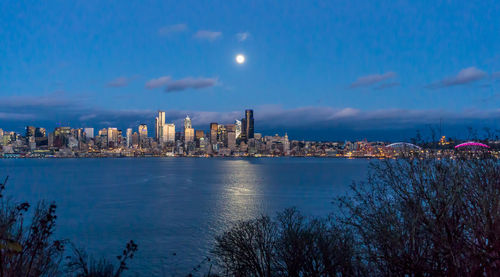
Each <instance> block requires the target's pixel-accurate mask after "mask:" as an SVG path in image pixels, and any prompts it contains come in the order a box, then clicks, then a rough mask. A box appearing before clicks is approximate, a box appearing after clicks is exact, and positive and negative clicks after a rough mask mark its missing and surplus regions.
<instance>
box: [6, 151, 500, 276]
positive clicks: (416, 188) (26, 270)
mask: <svg viewBox="0 0 500 277" xmlns="http://www.w3.org/2000/svg"><path fill="white" fill-rule="evenodd" d="M6 183H7V180H5V182H3V183H1V184H0V235H1V237H0V277H2V276H61V275H64V276H121V275H122V274H123V273H124V272H125V271H126V270H127V262H128V261H129V260H130V259H132V258H133V257H134V254H135V252H136V251H137V249H138V248H137V244H135V243H134V242H133V241H130V242H129V243H128V244H127V245H126V248H125V250H124V251H123V253H122V254H121V255H119V256H118V257H117V259H118V260H117V265H114V264H113V263H111V262H109V261H106V260H104V259H95V258H93V257H91V256H89V255H87V254H86V253H85V251H83V250H82V249H79V248H78V247H75V246H73V244H71V243H70V242H69V241H66V240H55V239H53V233H54V228H55V221H56V218H57V217H56V215H55V211H56V206H55V204H53V203H50V204H47V203H44V202H41V203H40V204H38V205H37V206H36V207H35V209H34V211H33V212H31V213H30V214H31V218H29V220H27V219H26V217H27V214H28V210H29V209H30V205H29V204H28V203H14V202H12V201H10V200H8V199H7V198H6V197H5V196H4V195H3V194H4V189H5V184H6ZM333 202H334V205H335V206H334V207H333V208H332V210H334V211H336V212H335V213H333V214H332V215H330V216H328V217H324V218H310V217H306V216H303V215H302V214H301V213H300V212H299V211H298V210H297V209H294V208H290V209H286V210H284V211H283V212H280V213H278V214H277V215H276V216H275V217H269V216H266V215H262V216H260V217H258V218H255V219H252V220H247V221H240V222H238V223H236V224H235V225H234V226H233V227H232V228H230V229H229V230H226V231H225V232H224V233H222V234H221V235H220V236H218V237H216V243H215V245H214V248H213V250H212V252H211V257H210V258H207V259H205V260H204V262H206V263H209V264H210V263H213V264H211V265H210V267H209V269H208V272H207V273H205V274H204V275H206V276H258V277H269V276H496V275H498V272H500V162H499V160H498V159H497V158H494V157H492V156H490V155H489V154H488V153H480V152H474V153H472V154H471V153H465V154H463V155H461V156H460V157H459V158H457V159H441V160H438V159H424V158H420V157H418V156H407V157H406V158H403V159H398V160H384V161H380V162H378V163H375V164H372V168H371V170H370V174H369V177H368V179H367V180H366V181H365V182H362V183H358V184H353V185H352V190H351V191H350V193H349V194H348V195H347V196H344V197H340V198H338V199H335V200H334V201H333ZM200 270H201V269H200V267H199V266H198V267H197V270H196V271H195V272H193V273H192V274H194V273H198V272H199V271H200ZM190 275H191V274H190Z"/></svg>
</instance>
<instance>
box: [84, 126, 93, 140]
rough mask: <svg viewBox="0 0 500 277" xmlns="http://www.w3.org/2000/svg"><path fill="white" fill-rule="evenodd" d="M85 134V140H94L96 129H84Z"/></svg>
mask: <svg viewBox="0 0 500 277" xmlns="http://www.w3.org/2000/svg"><path fill="white" fill-rule="evenodd" d="M83 132H84V133H85V138H87V139H93V138H94V128H83Z"/></svg>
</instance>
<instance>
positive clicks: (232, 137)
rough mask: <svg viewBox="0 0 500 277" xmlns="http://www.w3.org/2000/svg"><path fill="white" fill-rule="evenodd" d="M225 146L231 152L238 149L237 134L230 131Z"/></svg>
mask: <svg viewBox="0 0 500 277" xmlns="http://www.w3.org/2000/svg"><path fill="white" fill-rule="evenodd" d="M224 144H225V145H226V147H227V148H229V149H231V150H234V149H236V132H234V131H228V132H227V136H226V141H225V142H224Z"/></svg>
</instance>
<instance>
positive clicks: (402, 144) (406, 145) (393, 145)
mask: <svg viewBox="0 0 500 277" xmlns="http://www.w3.org/2000/svg"><path fill="white" fill-rule="evenodd" d="M386 147H389V148H397V149H400V148H406V149H422V148H421V147H420V146H418V145H415V144H413V143H408V142H396V143H391V144H389V145H387V146H386Z"/></svg>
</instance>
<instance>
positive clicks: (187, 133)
mask: <svg viewBox="0 0 500 277" xmlns="http://www.w3.org/2000/svg"><path fill="white" fill-rule="evenodd" d="M184 141H185V142H190V141H194V129H193V128H186V129H184Z"/></svg>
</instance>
